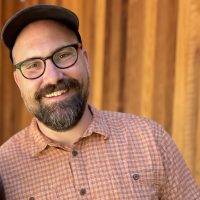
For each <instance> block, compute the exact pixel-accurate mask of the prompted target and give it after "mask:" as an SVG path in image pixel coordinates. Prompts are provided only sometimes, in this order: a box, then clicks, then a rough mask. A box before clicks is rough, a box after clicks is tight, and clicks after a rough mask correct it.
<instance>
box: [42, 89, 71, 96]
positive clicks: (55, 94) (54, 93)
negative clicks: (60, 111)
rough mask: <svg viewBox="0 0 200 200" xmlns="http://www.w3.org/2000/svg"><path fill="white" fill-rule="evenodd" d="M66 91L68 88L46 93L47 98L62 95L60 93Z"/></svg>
mask: <svg viewBox="0 0 200 200" xmlns="http://www.w3.org/2000/svg"><path fill="white" fill-rule="evenodd" d="M66 92H67V90H60V91H56V92H52V93H50V94H46V95H45V97H47V98H50V97H57V96H60V95H62V94H64V93H66Z"/></svg>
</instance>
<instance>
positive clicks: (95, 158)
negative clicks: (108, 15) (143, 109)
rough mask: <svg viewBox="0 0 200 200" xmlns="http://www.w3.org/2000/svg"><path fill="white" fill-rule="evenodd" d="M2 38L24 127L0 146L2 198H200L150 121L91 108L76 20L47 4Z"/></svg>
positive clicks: (25, 14) (13, 23) (26, 13)
mask: <svg viewBox="0 0 200 200" xmlns="http://www.w3.org/2000/svg"><path fill="white" fill-rule="evenodd" d="M2 40H3V41H4V43H5V45H6V46H7V47H8V49H9V50H10V57H11V60H12V62H13V64H14V65H15V67H16V70H15V71H14V79H15V82H16V84H17V85H18V87H19V89H20V92H21V96H22V98H23V100H24V103H25V105H26V107H27V109H28V110H29V111H30V112H31V113H32V114H33V116H34V117H33V120H32V122H31V124H30V126H29V127H27V128H25V129H24V130H21V131H20V132H19V133H17V134H15V135H14V136H13V137H12V138H10V139H9V140H8V141H7V142H6V143H4V144H3V145H2V147H1V148H0V159H1V162H0V175H1V179H2V182H3V186H4V190H5V195H6V199H7V200H11V199H20V200H23V199H32V200H33V199H41V200H43V199H48V200H55V199H60V200H66V199H70V200H71V199H74V200H77V199H95V200H96V199H101V200H102V199H109V200H112V199H114V200H117V199H121V200H125V199H126V200H128V199H134V200H150V199H151V200H156V199H165V200H169V199H170V200H171V199H174V200H189V199H190V200H197V199H200V190H199V188H198V186H197V184H196V183H195V181H194V179H193V178H192V176H191V173H190V172H189V170H188V168H187V167H186V165H185V162H184V161H183V158H182V157H181V155H180V153H179V151H178V150H177V148H176V146H175V144H174V143H173V142H172V140H171V138H170V137H169V135H168V134H167V133H166V132H165V131H164V130H163V129H162V128H161V127H160V126H159V125H158V124H156V123H155V122H152V121H150V120H147V119H143V118H140V117H137V116H134V115H130V114H123V113H114V112H109V111H99V110H97V109H95V108H94V107H93V106H91V105H89V104H88V102H87V99H88V94H89V91H88V88H89V80H90V79H89V78H90V70H89V63H88V57H87V52H86V50H85V49H84V47H83V46H82V42H81V36H80V34H79V32H78V18H77V16H76V15H75V14H74V13H72V12H71V11H69V10H67V9H65V8H62V7H57V6H52V5H36V6H33V7H29V8H26V9H24V10H22V11H20V12H18V13H17V14H16V15H14V16H13V17H12V18H11V19H10V20H9V21H8V22H7V23H6V24H5V26H4V28H3V31H2Z"/></svg>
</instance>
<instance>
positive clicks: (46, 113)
mask: <svg viewBox="0 0 200 200" xmlns="http://www.w3.org/2000/svg"><path fill="white" fill-rule="evenodd" d="M87 98H88V93H87V92H86V93H85V94H84V95H81V91H77V92H76V93H75V94H74V95H73V96H72V97H71V98H70V99H68V100H63V101H62V102H59V103H55V104H53V105H50V106H48V105H45V104H44V103H42V101H41V102H40V104H39V108H38V109H37V110H35V111H33V114H34V115H35V117H36V118H37V119H38V120H39V121H40V122H42V123H43V124H45V125H46V126H47V127H49V128H50V129H52V130H55V131H58V132H62V131H66V130H69V129H70V128H72V127H74V126H75V125H76V124H77V123H78V122H79V121H80V119H81V117H82V116H83V113H84V110H85V107H86V103H87Z"/></svg>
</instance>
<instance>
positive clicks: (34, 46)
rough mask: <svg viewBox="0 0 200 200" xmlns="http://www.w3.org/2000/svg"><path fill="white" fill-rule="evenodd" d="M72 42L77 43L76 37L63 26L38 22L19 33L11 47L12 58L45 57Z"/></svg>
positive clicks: (42, 21) (43, 21)
mask: <svg viewBox="0 0 200 200" xmlns="http://www.w3.org/2000/svg"><path fill="white" fill-rule="evenodd" d="M72 42H73V43H74V42H77V36H76V34H75V33H74V32H73V31H72V30H70V29H69V28H67V27H66V26H65V25H63V24H61V23H59V22H56V21H52V20H39V21H36V22H33V23H31V24H29V25H27V26H26V27H25V28H24V29H23V30H22V31H21V32H20V34H19V35H18V37H17V39H16V42H15V45H14V47H13V58H14V60H15V59H18V58H19V59H24V58H23V57H22V58H21V55H22V54H23V56H25V57H27V58H28V57H32V56H45V54H47V55H48V54H49V53H51V51H54V50H55V49H57V48H58V47H60V46H63V45H68V44H71V43H72ZM37 51H38V52H37ZM33 54H35V55H33ZM36 54H38V55H36ZM42 54H44V55H42Z"/></svg>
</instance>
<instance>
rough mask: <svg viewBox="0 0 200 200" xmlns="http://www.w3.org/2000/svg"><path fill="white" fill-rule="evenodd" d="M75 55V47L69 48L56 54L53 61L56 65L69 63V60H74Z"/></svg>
mask: <svg viewBox="0 0 200 200" xmlns="http://www.w3.org/2000/svg"><path fill="white" fill-rule="evenodd" d="M74 54H75V50H74V48H73V47H67V48H64V49H62V50H60V51H58V52H56V53H55V54H54V56H53V60H54V61H55V62H56V63H57V62H63V61H67V60H70V59H71V58H73V57H74Z"/></svg>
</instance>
